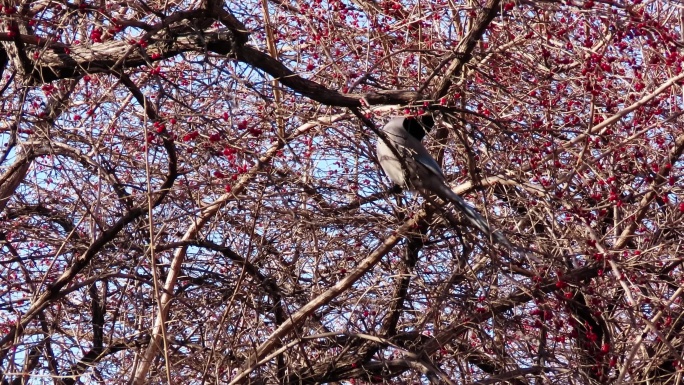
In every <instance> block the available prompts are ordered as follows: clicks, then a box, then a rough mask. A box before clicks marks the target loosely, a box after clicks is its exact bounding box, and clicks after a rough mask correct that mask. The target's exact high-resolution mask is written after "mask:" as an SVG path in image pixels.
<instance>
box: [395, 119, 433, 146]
mask: <svg viewBox="0 0 684 385" xmlns="http://www.w3.org/2000/svg"><path fill="white" fill-rule="evenodd" d="M434 125H435V119H434V118H433V117H432V115H429V114H427V115H421V116H416V117H413V116H411V117H408V118H405V119H404V123H403V126H404V129H405V130H406V131H408V133H409V134H411V136H413V137H414V138H416V139H418V140H423V137H425V135H426V134H427V133H428V132H430V130H432V127H434Z"/></svg>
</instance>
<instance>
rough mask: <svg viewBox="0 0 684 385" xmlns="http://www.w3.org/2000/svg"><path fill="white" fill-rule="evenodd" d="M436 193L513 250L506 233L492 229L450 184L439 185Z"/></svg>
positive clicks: (497, 240)
mask: <svg viewBox="0 0 684 385" xmlns="http://www.w3.org/2000/svg"><path fill="white" fill-rule="evenodd" d="M434 193H435V194H437V196H438V197H440V198H442V199H443V200H445V201H448V202H451V203H452V204H453V205H454V206H455V207H456V209H458V211H460V212H461V213H463V215H464V216H465V217H466V219H467V220H468V223H470V224H471V225H472V226H474V227H476V228H477V229H478V230H480V231H482V232H483V233H484V234H485V235H486V236H488V237H492V238H493V239H494V241H496V242H497V243H499V244H501V245H503V246H505V247H506V248H508V249H509V250H511V251H512V250H514V249H515V247H513V245H512V244H511V242H510V241H509V240H508V238H506V236H505V235H503V234H502V233H501V232H499V231H497V230H494V231H492V230H491V229H490V227H489V224H488V223H487V221H486V220H485V219H484V217H482V215H481V214H480V213H479V212H478V211H477V210H475V208H473V207H471V206H470V205H469V204H468V203H466V201H465V200H463V198H461V197H460V196H459V195H458V194H456V193H455V192H453V191H452V190H451V189H450V188H449V186H447V185H446V183H445V184H440V185H439V187H438V188H436V189H435V191H434Z"/></svg>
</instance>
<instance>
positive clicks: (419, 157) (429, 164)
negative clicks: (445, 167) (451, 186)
mask: <svg viewBox="0 0 684 385" xmlns="http://www.w3.org/2000/svg"><path fill="white" fill-rule="evenodd" d="M408 142H409V143H408V145H409V146H410V148H411V150H412V153H413V159H415V160H416V161H417V162H418V163H420V164H421V165H422V166H423V167H425V168H427V169H428V170H429V171H430V172H431V173H432V174H433V175H435V176H437V177H438V178H439V179H440V180H444V174H443V173H442V168H441V167H439V164H437V161H436V160H435V158H433V157H432V155H430V153H429V152H428V151H427V150H426V149H425V147H423V143H421V142H420V141H418V140H416V139H415V138H413V137H409V138H408Z"/></svg>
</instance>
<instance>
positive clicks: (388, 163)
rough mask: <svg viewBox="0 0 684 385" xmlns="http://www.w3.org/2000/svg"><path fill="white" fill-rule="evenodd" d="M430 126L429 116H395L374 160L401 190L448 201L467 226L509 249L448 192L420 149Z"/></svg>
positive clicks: (429, 158)
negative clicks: (463, 218)
mask: <svg viewBox="0 0 684 385" xmlns="http://www.w3.org/2000/svg"><path fill="white" fill-rule="evenodd" d="M434 124H435V121H434V118H433V117H432V116H431V115H421V116H418V117H396V118H392V119H391V120H390V121H389V122H387V124H385V126H384V127H383V129H382V131H383V133H384V138H383V137H381V138H379V139H378V144H377V155H378V160H379V161H380V166H381V167H382V169H383V170H384V171H385V174H387V176H388V177H389V178H390V179H391V180H392V182H394V183H396V184H397V185H399V186H400V187H402V188H405V189H408V190H414V191H416V190H417V191H420V192H423V193H425V192H427V193H432V194H435V195H437V196H438V197H440V198H441V199H443V200H444V201H446V202H451V203H452V204H453V205H454V207H456V209H458V210H459V211H460V212H461V213H462V214H463V215H464V216H465V218H466V219H467V221H468V223H470V224H471V225H472V226H474V227H476V228H477V229H479V230H480V231H482V232H483V233H484V234H485V235H486V236H487V237H491V238H493V239H494V240H495V241H496V242H498V243H500V244H502V245H503V246H505V247H507V248H509V249H511V250H513V246H512V245H511V243H510V242H509V241H508V239H507V238H506V237H505V236H504V235H503V234H501V233H500V232H498V231H492V230H491V229H490V228H489V225H488V224H487V221H486V220H485V219H484V218H483V217H482V215H481V214H480V213H479V212H477V210H475V208H473V207H471V206H470V205H468V204H467V203H466V201H465V200H463V198H461V197H460V196H458V194H456V193H455V192H453V191H452V190H451V188H450V187H449V185H448V184H447V183H446V179H445V178H444V174H443V173H442V169H441V168H440V167H439V165H438V164H437V161H435V159H434V158H433V157H432V156H431V155H430V153H429V152H428V151H427V150H426V149H425V147H423V144H422V142H421V141H422V139H423V137H425V135H426V134H427V133H428V132H429V131H430V130H431V129H432V127H433V126H434Z"/></svg>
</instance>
